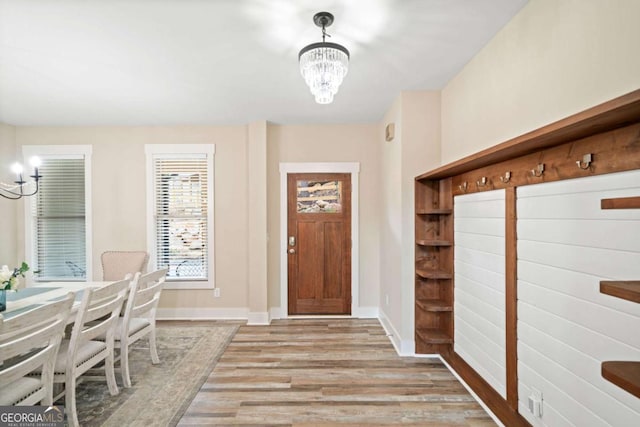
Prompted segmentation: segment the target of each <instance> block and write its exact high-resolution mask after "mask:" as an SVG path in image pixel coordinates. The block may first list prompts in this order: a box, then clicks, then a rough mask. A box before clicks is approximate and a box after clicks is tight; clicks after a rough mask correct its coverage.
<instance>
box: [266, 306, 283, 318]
mask: <svg viewBox="0 0 640 427" xmlns="http://www.w3.org/2000/svg"><path fill="white" fill-rule="evenodd" d="M269 316H271V320H274V319H284V318H286V317H287V316H286V313H284V314H283V311H282V309H281V308H280V307H271V308H270V309H269Z"/></svg>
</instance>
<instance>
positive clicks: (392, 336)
mask: <svg viewBox="0 0 640 427" xmlns="http://www.w3.org/2000/svg"><path fill="white" fill-rule="evenodd" d="M378 319H379V320H380V324H382V327H383V328H384V330H385V331H386V332H387V336H388V337H389V340H390V341H391V344H393V348H395V349H396V353H398V356H415V348H416V347H415V341H414V340H402V339H401V337H400V334H399V333H398V331H397V330H396V328H394V327H393V324H392V323H391V321H390V320H389V318H388V317H387V315H386V313H385V312H384V311H382V310H380V314H379V315H378Z"/></svg>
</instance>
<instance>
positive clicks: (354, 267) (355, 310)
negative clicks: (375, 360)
mask: <svg viewBox="0 0 640 427" xmlns="http://www.w3.org/2000/svg"><path fill="white" fill-rule="evenodd" d="M290 173H348V174H350V175H351V317H359V314H360V294H359V290H360V283H359V277H360V258H359V256H360V248H359V242H358V235H359V233H358V231H359V223H358V217H359V209H358V207H359V198H358V193H359V188H358V182H359V177H360V163H349V162H338V163H280V245H279V247H280V318H281V319H286V318H287V317H289V310H288V308H287V307H288V306H289V292H288V279H289V271H288V268H287V266H288V264H287V262H288V257H287V256H286V254H287V174H290ZM330 316H331V315H322V317H330ZM293 317H300V316H297V315H296V316H293ZM312 317H317V315H313V316H312ZM339 317H344V316H343V315H340V316H339Z"/></svg>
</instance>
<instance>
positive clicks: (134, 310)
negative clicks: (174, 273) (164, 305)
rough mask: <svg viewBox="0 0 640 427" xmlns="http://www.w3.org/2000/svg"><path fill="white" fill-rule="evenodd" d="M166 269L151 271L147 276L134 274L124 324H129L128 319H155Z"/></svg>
mask: <svg viewBox="0 0 640 427" xmlns="http://www.w3.org/2000/svg"><path fill="white" fill-rule="evenodd" d="M167 272H168V269H166V268H165V269H162V270H158V271H153V272H151V273H147V274H142V275H140V274H136V277H135V278H134V279H133V280H132V281H131V287H130V290H129V299H128V300H127V307H126V309H125V312H124V324H125V325H127V324H128V323H129V319H131V318H134V317H143V315H145V314H149V315H147V316H144V317H147V318H151V319H154V318H155V309H156V307H157V306H158V302H159V301H160V292H161V291H162V287H163V286H164V283H165V280H166V277H167Z"/></svg>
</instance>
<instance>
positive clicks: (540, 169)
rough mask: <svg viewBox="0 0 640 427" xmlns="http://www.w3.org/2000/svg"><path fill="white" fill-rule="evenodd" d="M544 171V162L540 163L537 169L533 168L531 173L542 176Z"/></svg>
mask: <svg viewBox="0 0 640 427" xmlns="http://www.w3.org/2000/svg"><path fill="white" fill-rule="evenodd" d="M543 173H544V163H538V167H537V168H536V169H531V175H533V176H537V177H541V176H542V174H543Z"/></svg>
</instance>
